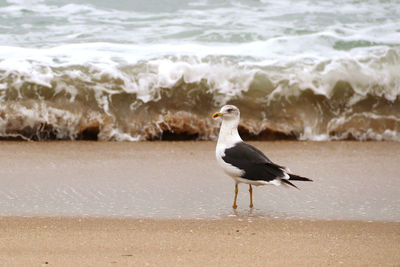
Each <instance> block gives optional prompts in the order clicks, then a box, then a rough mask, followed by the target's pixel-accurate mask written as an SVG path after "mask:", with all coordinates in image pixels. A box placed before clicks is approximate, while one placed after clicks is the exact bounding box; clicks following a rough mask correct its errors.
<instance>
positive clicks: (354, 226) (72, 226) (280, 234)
mask: <svg viewBox="0 0 400 267" xmlns="http://www.w3.org/2000/svg"><path fill="white" fill-rule="evenodd" d="M0 229H2V231H1V236H0V262H1V265H2V266H146V265H149V266H398V265H399V263H400V245H399V244H400V223H382V222H371V223H368V222H355V221H300V220H274V219H254V220H252V221H248V220H239V219H234V218H231V219H220V220H157V219H151V220H150V219H144V220H140V219H106V218H102V219H101V218H97V219H96V218H38V217H36V218H20V217H19V218H15V217H3V218H1V219H0ZM46 263H47V264H46Z"/></svg>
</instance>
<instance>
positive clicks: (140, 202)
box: [0, 142, 400, 266]
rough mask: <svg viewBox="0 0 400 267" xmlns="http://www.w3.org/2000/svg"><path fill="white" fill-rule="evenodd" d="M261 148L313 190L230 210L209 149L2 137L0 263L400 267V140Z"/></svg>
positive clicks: (243, 202) (263, 194)
mask: <svg viewBox="0 0 400 267" xmlns="http://www.w3.org/2000/svg"><path fill="white" fill-rule="evenodd" d="M254 144H255V145H256V146H258V147H259V148H260V149H262V150H263V151H265V152H267V154H268V156H270V157H271V158H272V159H273V160H274V161H276V162H277V163H279V164H284V165H287V166H289V167H290V168H291V169H292V170H293V171H295V172H297V173H299V174H302V175H305V176H309V177H312V178H314V180H315V181H314V183H307V184H306V183H302V184H298V185H299V186H300V188H301V190H295V189H289V188H275V187H258V188H256V189H255V209H253V210H250V209H249V208H248V193H247V190H245V187H240V192H239V208H238V211H237V212H233V211H232V208H231V204H232V197H233V182H232V180H231V179H230V178H228V177H226V176H225V175H224V174H223V173H222V171H221V170H219V169H218V166H217V165H216V163H215V158H214V148H215V143H213V142H167V143H161V142H154V143H153V142H147V143H103V142H43V143H32V142H0V216H1V217H0V229H1V230H0V265H2V266H143V265H146V264H149V265H152V266H183V265H184V266H192V265H197V266H204V265H213V266H245V265H246V266H298V265H301V266H311V265H317V266H328V265H329V266H336V265H337V266H400V222H399V221H400V198H399V195H400V191H399V189H400V179H399V173H400V164H399V155H400V154H399V151H400V143H396V142H394V143H391V142H321V143H318V142H257V143H254ZM21 216H31V217H21ZM43 216H45V217H43ZM48 216H51V217H48ZM57 216H74V217H57ZM88 216H89V217H88ZM90 216H98V217H99V218H94V217H90ZM110 216H114V217H115V216H120V217H130V218H124V219H122V218H111V217H110ZM177 218H185V219H177ZM197 218H201V220H198V219H197ZM274 218H279V219H274ZM328 219H329V220H328ZM350 220H351V221H350ZM369 220H372V221H373V222H368V221H369ZM46 262H47V263H46Z"/></svg>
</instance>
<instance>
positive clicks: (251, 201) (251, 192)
mask: <svg viewBox="0 0 400 267" xmlns="http://www.w3.org/2000/svg"><path fill="white" fill-rule="evenodd" d="M249 192H250V208H253V188H252V187H251V184H249Z"/></svg>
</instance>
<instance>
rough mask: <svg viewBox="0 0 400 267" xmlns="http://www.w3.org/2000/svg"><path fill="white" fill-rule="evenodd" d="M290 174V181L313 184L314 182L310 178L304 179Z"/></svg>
mask: <svg viewBox="0 0 400 267" xmlns="http://www.w3.org/2000/svg"><path fill="white" fill-rule="evenodd" d="M288 174H289V177H290V178H289V180H293V181H304V182H313V180H311V179H310V178H307V177H302V176H299V175H296V174H290V173H288Z"/></svg>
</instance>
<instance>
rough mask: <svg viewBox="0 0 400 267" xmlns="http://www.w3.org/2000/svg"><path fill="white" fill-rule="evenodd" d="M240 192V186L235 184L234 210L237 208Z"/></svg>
mask: <svg viewBox="0 0 400 267" xmlns="http://www.w3.org/2000/svg"><path fill="white" fill-rule="evenodd" d="M238 192H239V188H238V184H235V199H234V200H233V205H232V208H233V209H236V208H237V205H236V199H237V195H238Z"/></svg>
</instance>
